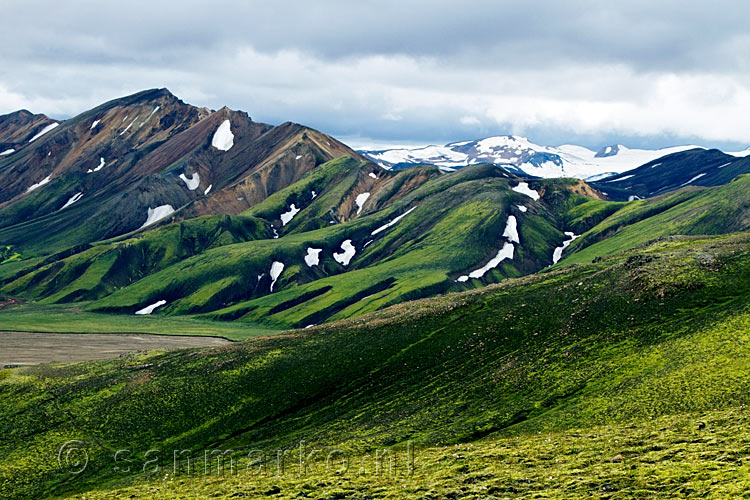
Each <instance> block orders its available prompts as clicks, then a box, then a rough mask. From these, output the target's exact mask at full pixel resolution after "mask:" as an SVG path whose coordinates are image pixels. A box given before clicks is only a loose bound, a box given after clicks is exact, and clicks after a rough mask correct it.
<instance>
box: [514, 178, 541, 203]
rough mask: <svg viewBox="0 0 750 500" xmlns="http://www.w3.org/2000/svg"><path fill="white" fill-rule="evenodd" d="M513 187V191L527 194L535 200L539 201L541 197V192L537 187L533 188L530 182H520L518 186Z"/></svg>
mask: <svg viewBox="0 0 750 500" xmlns="http://www.w3.org/2000/svg"><path fill="white" fill-rule="evenodd" d="M511 189H513V191H515V192H516V193H521V194H525V195H526V196H528V197H530V198H531V199H532V200H534V201H537V200H538V199H539V192H538V191H536V190H535V189H531V188H530V187H529V183H528V182H519V183H518V186H516V187H514V188H511Z"/></svg>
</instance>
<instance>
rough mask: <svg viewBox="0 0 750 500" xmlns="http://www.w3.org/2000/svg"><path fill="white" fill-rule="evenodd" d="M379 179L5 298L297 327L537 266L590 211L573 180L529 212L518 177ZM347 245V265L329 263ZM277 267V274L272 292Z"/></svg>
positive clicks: (154, 245)
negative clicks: (495, 261)
mask: <svg viewBox="0 0 750 500" xmlns="http://www.w3.org/2000/svg"><path fill="white" fill-rule="evenodd" d="M375 169H376V167H375V166H374V165H373V164H371V163H359V162H356V161H354V160H352V159H350V158H347V159H340V160H335V161H332V162H329V163H327V164H325V165H322V166H321V167H319V168H318V169H316V170H314V171H313V172H312V173H310V174H309V175H307V176H306V177H304V178H303V179H302V180H300V181H299V182H297V183H295V184H293V185H291V186H289V187H288V188H286V189H283V190H281V191H279V192H278V193H276V194H274V195H272V196H270V197H269V198H267V199H266V200H265V201H264V202H262V203H260V204H258V205H257V206H255V207H254V208H253V209H252V210H250V211H249V212H247V213H246V214H244V215H242V216H237V217H233V218H230V217H228V216H225V217H221V216H213V217H208V218H200V219H191V220H187V221H184V222H181V223H179V224H173V225H169V226H165V227H163V228H159V229H156V230H153V231H147V232H145V233H142V234H140V235H138V236H136V237H135V238H130V239H125V240H122V241H115V242H109V243H107V242H105V243H104V244H97V245H95V246H94V247H92V248H88V249H85V250H84V251H81V252H78V253H75V254H73V255H71V256H67V257H65V258H63V259H60V260H53V261H52V262H50V263H49V264H47V265H46V266H43V267H41V269H39V270H37V271H34V272H30V273H27V274H25V275H21V276H20V277H18V278H17V279H15V280H13V281H12V282H10V283H8V284H6V285H5V286H4V287H3V288H2V291H3V292H4V293H6V294H8V295H18V296H22V297H24V298H26V299H30V300H38V301H42V302H43V303H70V302H78V301H93V302H92V303H90V304H89V305H86V306H85V307H86V308H87V309H88V310H91V311H98V312H107V313H118V314H132V313H133V312H135V311H136V310H138V309H141V308H143V307H145V306H146V305H149V304H152V303H155V302H157V301H160V300H166V301H167V304H166V305H165V306H164V307H162V308H160V309H159V310H158V312H157V314H169V315H176V314H180V315H185V314H202V315H203V317H205V318H207V319H221V320H238V319H239V320H242V321H247V322H251V323H259V322H260V323H264V324H266V325H268V326H270V327H272V328H283V327H302V326H307V325H310V324H319V323H322V322H325V321H329V320H335V319H340V318H347V317H352V316H356V315H359V314H362V313H366V312H370V311H374V310H377V309H379V308H382V307H386V306H389V305H392V304H396V303H399V302H403V301H404V300H409V299H414V298H420V297H424V296H430V295H434V294H436V293H440V292H445V291H450V290H460V289H467V288H474V287H478V286H482V285H484V284H487V283H492V282H497V281H500V280H502V279H504V278H506V277H517V276H521V275H525V274H529V273H532V272H535V271H537V270H539V269H542V268H544V267H546V266H547V265H549V264H550V263H551V258H552V253H553V251H554V248H555V247H557V246H558V245H560V243H561V242H562V241H563V240H564V239H565V236H564V235H563V234H562V232H561V231H560V230H559V228H560V227H564V225H565V224H566V216H565V213H566V212H567V211H569V210H570V209H571V208H573V207H575V206H577V205H579V204H583V203H586V202H588V201H591V200H592V198H590V197H587V196H585V194H586V193H585V192H583V194H578V192H577V191H579V190H580V189H581V183H579V182H578V181H568V180H556V181H538V182H535V183H534V184H533V185H534V186H536V188H538V189H539V190H540V193H542V194H543V198H542V199H541V200H539V201H534V200H533V199H532V198H530V197H528V196H526V195H525V194H522V193H518V192H516V191H514V190H513V189H512V188H514V187H515V186H517V185H518V183H519V182H521V181H520V180H519V179H517V178H515V177H513V176H512V175H510V174H509V173H507V172H505V171H503V170H502V169H499V168H497V167H494V166H491V165H479V166H472V167H467V168H466V169H462V170H461V171H460V172H457V173H455V174H452V175H449V176H448V175H440V174H439V173H438V172H437V170H436V169H431V168H426V169H413V170H411V171H404V172H399V173H395V174H391V173H387V172H382V171H380V170H375ZM362 192H368V193H370V194H371V196H370V197H369V198H368V200H367V204H366V205H365V206H363V207H362V213H361V214H357V213H356V212H357V211H358V209H357V208H356V207H355V205H356V204H355V203H354V201H353V199H354V198H356V195H358V194H361V193H362ZM312 193H315V194H316V196H315V197H312ZM601 203H604V202H601ZM292 205H294V206H295V208H296V209H298V210H299V212H298V213H296V215H295V216H294V218H293V219H291V220H290V221H287V224H286V225H283V226H282V224H281V221H280V220H279V219H280V214H283V213H284V212H286V211H287V210H288V209H289V207H291V206H292ZM511 218H513V221H515V227H517V231H518V242H514V254H513V256H512V258H509V259H506V260H505V261H504V262H501V263H500V265H499V266H497V267H496V268H493V269H490V270H489V271H488V272H486V273H485V274H484V275H483V276H481V278H476V279H470V280H468V281H464V282H457V281H456V279H457V278H458V277H459V276H461V275H466V274H468V273H470V272H471V271H473V270H475V269H477V268H481V267H482V266H483V265H484V264H486V263H487V262H488V261H490V260H491V259H492V258H493V257H494V256H495V255H497V253H498V251H499V250H500V249H501V248H502V247H503V245H504V244H505V242H508V241H509V238H510V236H508V235H505V236H504V232H505V230H506V226H508V225H509V224H510V222H511ZM329 219H331V220H329ZM595 220H596V219H594V218H593V217H592V218H589V219H586V220H580V221H578V222H576V224H577V225H580V226H581V227H582V228H584V227H586V225H587V224H588V226H590V225H592V224H593V223H594V222H595ZM331 222H334V223H333V224H331ZM273 232H276V233H277V234H279V235H280V236H281V237H280V238H278V239H275V238H272V237H271V235H272V233H273ZM509 234H510V233H509ZM347 240H349V241H350V242H351V245H352V246H353V247H354V248H355V254H354V255H353V256H352V258H351V260H350V261H349V262H344V261H341V260H337V257H336V255H337V254H339V255H341V254H342V248H343V247H342V244H344V242H346V241H347ZM309 249H317V250H316V251H318V252H319V254H318V261H317V263H307V262H306V261H305V257H306V255H307V253H308V252H309V251H310V250H309ZM274 262H280V263H283V264H284V268H283V271H282V273H281V274H280V276H279V277H278V279H277V280H276V281H275V282H274V281H273V278H272V277H271V276H270V270H271V267H272V264H273V263H274ZM272 284H273V289H271V285H272Z"/></svg>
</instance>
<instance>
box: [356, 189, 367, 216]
mask: <svg viewBox="0 0 750 500" xmlns="http://www.w3.org/2000/svg"><path fill="white" fill-rule="evenodd" d="M369 197H370V193H362V194H358V195H357V198H356V199H355V200H354V203H356V204H357V215H359V214H360V212H362V208H363V207H364V206H365V202H366V201H367V198H369Z"/></svg>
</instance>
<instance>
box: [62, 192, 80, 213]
mask: <svg viewBox="0 0 750 500" xmlns="http://www.w3.org/2000/svg"><path fill="white" fill-rule="evenodd" d="M81 198H83V193H76V194H74V195H73V196H71V197H70V199H69V200H68V201H66V202H65V205H63V206H62V207H60V210H62V209H64V208H68V207H69V206H71V205H72V204H73V203H75V202H77V201H78V200H80V199H81Z"/></svg>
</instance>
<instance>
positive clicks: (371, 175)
mask: <svg viewBox="0 0 750 500" xmlns="http://www.w3.org/2000/svg"><path fill="white" fill-rule="evenodd" d="M367 175H369V176H370V177H372V178H373V179H377V178H378V176H377V175H375V173H374V172H370V173H369V174H367Z"/></svg>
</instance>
